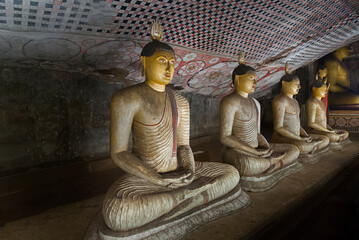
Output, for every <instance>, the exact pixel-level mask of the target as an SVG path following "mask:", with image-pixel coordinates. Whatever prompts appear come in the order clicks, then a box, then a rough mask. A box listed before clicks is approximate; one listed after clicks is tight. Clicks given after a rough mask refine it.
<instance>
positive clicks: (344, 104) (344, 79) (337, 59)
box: [325, 46, 359, 109]
mask: <svg viewBox="0 0 359 240" xmlns="http://www.w3.org/2000/svg"><path fill="white" fill-rule="evenodd" d="M349 51H350V49H349V47H348V46H344V47H341V48H339V49H337V50H335V51H334V53H333V54H332V56H331V57H329V58H327V59H326V61H325V66H326V68H327V69H328V75H327V78H328V82H329V83H330V88H329V107H330V108H331V109H353V108H354V109H358V108H359V94H358V93H356V92H354V91H353V90H351V89H350V88H349V87H350V82H349V78H348V72H347V69H346V67H345V66H344V64H343V62H342V61H343V59H344V58H346V57H348V56H349Z"/></svg>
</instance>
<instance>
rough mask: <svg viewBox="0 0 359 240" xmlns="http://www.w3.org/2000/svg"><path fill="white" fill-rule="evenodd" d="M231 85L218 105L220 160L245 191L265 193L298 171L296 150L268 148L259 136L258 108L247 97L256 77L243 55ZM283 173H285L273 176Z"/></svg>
mask: <svg viewBox="0 0 359 240" xmlns="http://www.w3.org/2000/svg"><path fill="white" fill-rule="evenodd" d="M232 81H233V85H234V91H233V92H232V93H231V94H229V95H227V96H225V97H224V98H223V99H222V100H221V104H220V118H221V121H220V139H221V142H222V144H223V145H224V148H223V150H222V160H223V161H224V162H225V163H229V164H231V165H233V166H235V167H236V168H237V169H238V171H239V174H240V175H241V186H242V188H243V189H244V190H248V191H264V190H267V189H269V188H270V187H272V186H273V185H274V184H275V183H276V182H277V181H279V180H280V179H281V178H283V177H284V176H286V175H288V174H290V173H291V172H294V171H296V170H299V169H301V167H302V166H301V164H300V163H298V160H297V158H298V156H299V150H298V148H297V147H296V146H294V145H291V144H269V143H268V142H267V140H266V139H265V138H264V136H263V135H262V134H261V133H260V105H259V103H258V101H257V100H256V99H254V98H252V97H250V96H248V94H250V93H253V92H254V89H255V86H256V84H257V75H256V73H255V70H254V69H253V68H252V67H250V66H247V65H245V64H244V59H243V54H242V53H240V57H239V65H238V66H237V67H236V68H235V69H234V71H233V73H232ZM288 166H290V167H288ZM282 169H286V170H284V171H282V173H280V174H276V175H273V173H276V172H278V171H280V170H282ZM263 176H266V177H263Z"/></svg>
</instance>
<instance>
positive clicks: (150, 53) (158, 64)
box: [141, 19, 175, 91]
mask: <svg viewBox="0 0 359 240" xmlns="http://www.w3.org/2000/svg"><path fill="white" fill-rule="evenodd" d="M150 36H151V39H152V41H151V42H150V43H148V44H146V45H145V46H144V48H143V50H142V52H141V62H142V76H144V77H145V81H146V83H147V84H148V85H149V86H150V87H152V88H153V89H155V90H158V91H164V89H165V88H164V87H165V86H166V85H167V84H169V83H170V82H171V80H172V77H173V74H174V68H175V67H174V66H175V52H174V50H173V48H172V47H171V46H169V45H168V44H166V43H163V42H161V40H162V30H161V25H160V23H159V21H158V20H157V19H156V20H155V21H154V22H153V24H152V27H151V34H150Z"/></svg>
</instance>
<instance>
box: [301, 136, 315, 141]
mask: <svg viewBox="0 0 359 240" xmlns="http://www.w3.org/2000/svg"><path fill="white" fill-rule="evenodd" d="M302 140H304V141H306V142H311V141H312V140H313V139H312V137H311V136H306V137H302Z"/></svg>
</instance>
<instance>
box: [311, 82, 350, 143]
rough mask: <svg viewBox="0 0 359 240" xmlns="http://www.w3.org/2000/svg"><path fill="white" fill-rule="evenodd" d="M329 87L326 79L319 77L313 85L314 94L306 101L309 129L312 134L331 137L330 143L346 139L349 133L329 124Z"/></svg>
mask: <svg viewBox="0 0 359 240" xmlns="http://www.w3.org/2000/svg"><path fill="white" fill-rule="evenodd" d="M327 91H328V87H327V85H326V84H325V80H324V81H323V80H322V79H318V80H317V81H315V82H314V84H313V87H312V95H311V96H310V97H309V98H308V100H307V102H306V105H305V106H306V117H307V131H308V132H309V133H312V134H319V135H324V136H326V137H327V138H329V141H330V143H337V142H342V141H344V140H346V139H347V138H348V136H349V133H348V132H347V131H345V130H333V129H332V128H331V127H330V126H329V125H328V124H327V113H326V108H325V105H324V103H323V102H322V101H321V99H322V98H323V97H325V95H326V93H327Z"/></svg>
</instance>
